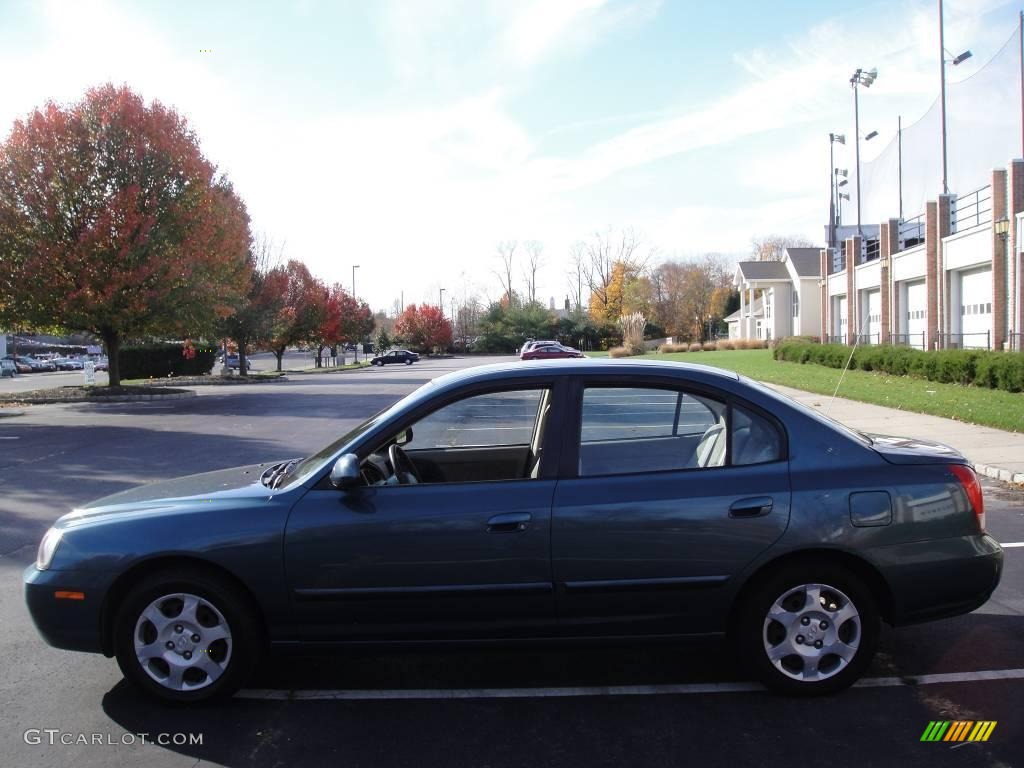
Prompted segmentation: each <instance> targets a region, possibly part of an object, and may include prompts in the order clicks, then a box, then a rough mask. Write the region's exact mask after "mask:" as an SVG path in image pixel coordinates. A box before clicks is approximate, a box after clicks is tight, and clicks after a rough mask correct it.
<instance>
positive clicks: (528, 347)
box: [519, 339, 558, 357]
mask: <svg viewBox="0 0 1024 768" xmlns="http://www.w3.org/2000/svg"><path fill="white" fill-rule="evenodd" d="M557 343H558V342H557V341H555V340H554V339H547V340H545V339H541V340H537V339H530V340H529V341H525V342H523V346H522V347H521V348H520V349H519V355H520V357H521V356H522V355H523V354H525V353H526V352H529V351H530V350H531V349H533V348H534V347H539V346H542V345H544V344H557Z"/></svg>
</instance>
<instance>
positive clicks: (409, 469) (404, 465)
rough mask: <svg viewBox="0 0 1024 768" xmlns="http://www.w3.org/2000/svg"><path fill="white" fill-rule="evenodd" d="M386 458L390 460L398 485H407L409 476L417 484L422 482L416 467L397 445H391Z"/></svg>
mask: <svg viewBox="0 0 1024 768" xmlns="http://www.w3.org/2000/svg"><path fill="white" fill-rule="evenodd" d="M388 458H389V459H390V460H391V469H392V470H393V471H394V473H395V477H397V478H398V483H399V485H409V475H412V479H413V480H415V481H416V482H417V483H422V482H423V478H421V477H420V473H419V470H418V469H416V465H415V464H413V463H412V461H411V460H410V459H409V457H408V456H406V455H405V451H403V450H402V446H400V445H399V444H398V443H392V444H391V447H390V448H388Z"/></svg>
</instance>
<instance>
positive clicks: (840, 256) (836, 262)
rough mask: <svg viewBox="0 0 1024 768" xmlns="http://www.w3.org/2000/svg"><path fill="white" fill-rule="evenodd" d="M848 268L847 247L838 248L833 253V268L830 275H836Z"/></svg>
mask: <svg viewBox="0 0 1024 768" xmlns="http://www.w3.org/2000/svg"><path fill="white" fill-rule="evenodd" d="M844 269H846V249H845V248H836V250H835V253H833V254H832V269H831V270H830V271H829V274H830V275H834V274H835V273H836V272H842V271H843V270H844Z"/></svg>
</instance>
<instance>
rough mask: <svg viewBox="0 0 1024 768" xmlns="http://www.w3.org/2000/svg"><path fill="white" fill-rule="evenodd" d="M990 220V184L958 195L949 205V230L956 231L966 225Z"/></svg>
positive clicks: (974, 225) (964, 227)
mask: <svg viewBox="0 0 1024 768" xmlns="http://www.w3.org/2000/svg"><path fill="white" fill-rule="evenodd" d="M990 221H992V185H991V184H989V185H987V186H984V187H982V188H981V189H976V190H974V191H973V192H968V193H967V194H966V195H959V196H957V197H956V198H955V199H954V200H953V203H952V205H950V207H949V231H950V232H951V233H952V232H958V231H959V230H961V229H967V228H968V227H976V226H978V225H979V224H987V223H988V222H990Z"/></svg>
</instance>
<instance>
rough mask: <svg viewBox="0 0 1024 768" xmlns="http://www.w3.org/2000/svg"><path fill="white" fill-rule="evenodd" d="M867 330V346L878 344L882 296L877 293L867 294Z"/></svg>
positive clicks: (880, 329)
mask: <svg viewBox="0 0 1024 768" xmlns="http://www.w3.org/2000/svg"><path fill="white" fill-rule="evenodd" d="M865 304H866V305H867V318H868V322H867V329H868V338H867V343H868V344H878V343H879V342H880V341H881V335H880V334H881V332H882V294H881V293H880V292H879V291H868V292H867V301H866V302H865Z"/></svg>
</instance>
